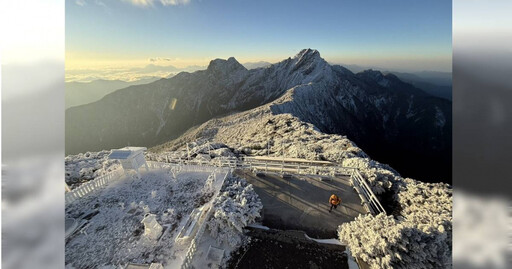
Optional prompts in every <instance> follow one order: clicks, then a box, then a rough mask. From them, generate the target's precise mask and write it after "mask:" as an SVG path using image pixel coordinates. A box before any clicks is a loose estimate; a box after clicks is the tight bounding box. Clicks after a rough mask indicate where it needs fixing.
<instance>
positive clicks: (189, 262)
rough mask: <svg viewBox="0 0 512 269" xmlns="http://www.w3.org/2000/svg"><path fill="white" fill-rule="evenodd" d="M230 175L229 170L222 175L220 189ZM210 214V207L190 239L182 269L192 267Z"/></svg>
mask: <svg viewBox="0 0 512 269" xmlns="http://www.w3.org/2000/svg"><path fill="white" fill-rule="evenodd" d="M212 173H216V171H214V172H212ZM230 175H231V170H228V171H226V174H224V177H223V178H222V181H221V187H222V185H223V184H224V181H225V180H226V178H227V177H228V176H230ZM217 194H218V193H217ZM216 196H217V195H215V196H214V197H212V201H213V200H214V199H215V197H216ZM212 214H213V206H210V208H209V209H208V212H207V213H206V217H205V218H204V219H203V222H202V223H201V224H200V226H199V229H198V230H197V233H196V235H195V237H194V239H192V241H191V243H190V246H189V247H188V249H187V254H186V255H185V259H184V260H183V263H182V264H181V268H182V269H189V268H191V267H192V260H193V258H194V255H195V253H196V251H197V245H198V243H199V241H200V240H201V238H202V236H203V234H204V231H205V230H206V223H207V222H208V219H209V218H210V216H211V215H212Z"/></svg>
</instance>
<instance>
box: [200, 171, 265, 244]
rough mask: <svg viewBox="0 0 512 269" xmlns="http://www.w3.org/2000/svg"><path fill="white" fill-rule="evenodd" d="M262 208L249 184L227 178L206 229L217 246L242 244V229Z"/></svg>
mask: <svg viewBox="0 0 512 269" xmlns="http://www.w3.org/2000/svg"><path fill="white" fill-rule="evenodd" d="M262 208H263V205H262V204H261V201H260V199H259V197H258V194H256V192H255V191H254V189H253V187H252V185H251V184H247V182H246V181H245V180H244V179H241V178H237V177H231V178H228V179H226V181H225V183H224V186H223V187H222V189H221V192H220V193H219V196H218V197H217V198H216V199H215V201H214V213H213V216H212V217H211V219H210V220H209V221H208V223H207V227H208V229H209V230H210V234H211V236H212V237H214V238H216V239H217V243H218V244H219V245H220V244H222V242H226V243H228V244H229V245H231V246H233V247H234V246H237V245H239V244H240V243H241V242H242V233H243V228H244V227H245V226H247V225H249V224H251V223H254V222H255V221H256V218H258V217H260V211H261V209H262Z"/></svg>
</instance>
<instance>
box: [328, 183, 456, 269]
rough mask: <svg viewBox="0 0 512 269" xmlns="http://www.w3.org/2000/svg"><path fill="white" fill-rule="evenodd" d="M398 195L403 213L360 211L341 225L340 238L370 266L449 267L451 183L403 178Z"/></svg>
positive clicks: (339, 229) (354, 253) (355, 254)
mask: <svg viewBox="0 0 512 269" xmlns="http://www.w3.org/2000/svg"><path fill="white" fill-rule="evenodd" d="M397 197H398V202H399V203H400V206H401V208H402V211H401V215H402V216H401V217H398V219H395V218H394V217H393V216H385V215H384V214H380V215H378V216H375V217H374V216H371V215H366V216H359V217H358V218H356V219H355V220H354V221H352V222H349V223H344V224H342V225H340V226H339V228H338V235H339V238H340V240H341V241H342V242H344V243H346V244H347V245H348V246H349V248H350V250H351V251H352V253H353V255H354V256H356V257H359V258H361V259H362V260H364V261H365V262H367V263H368V264H369V265H370V266H371V268H449V267H451V238H452V217H451V212H452V192H451V189H450V188H449V186H448V185H447V184H441V183H438V184H432V183H423V182H419V181H415V180H412V179H402V182H401V184H400V185H399V187H398V192H397Z"/></svg>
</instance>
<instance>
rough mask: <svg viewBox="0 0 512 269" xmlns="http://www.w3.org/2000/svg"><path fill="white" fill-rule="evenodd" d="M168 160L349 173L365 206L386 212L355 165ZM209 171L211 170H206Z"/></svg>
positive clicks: (195, 164) (193, 165)
mask: <svg viewBox="0 0 512 269" xmlns="http://www.w3.org/2000/svg"><path fill="white" fill-rule="evenodd" d="M166 160H167V161H168V162H169V164H172V163H183V164H186V165H183V167H191V169H195V171H201V170H199V169H200V168H199V167H208V168H206V169H211V166H212V165H215V166H218V167H229V168H232V169H237V168H239V169H251V170H261V171H267V172H268V171H273V172H280V173H293V174H306V175H326V176H333V177H334V176H338V175H347V176H350V178H351V182H352V185H353V186H354V189H355V190H356V191H357V193H358V194H359V197H360V198H361V201H362V202H363V206H364V207H365V208H366V210H367V211H368V212H370V213H371V214H373V215H378V214H380V213H386V211H385V210H384V207H383V206H382V205H381V203H380V202H379V200H378V199H377V196H375V194H374V193H373V191H372V189H371V188H370V186H369V185H368V183H367V182H366V180H365V179H364V178H363V176H361V174H360V173H359V170H358V169H357V168H354V167H345V166H337V165H315V164H308V163H289V162H287V161H285V160H283V161H282V162H279V161H270V162H268V161H252V160H240V159H236V158H226V157H219V158H215V159H213V160H211V161H209V162H208V161H204V160H201V161H197V160H193V161H187V160H186V159H181V158H173V157H170V156H167V157H166ZM206 171H209V170H206Z"/></svg>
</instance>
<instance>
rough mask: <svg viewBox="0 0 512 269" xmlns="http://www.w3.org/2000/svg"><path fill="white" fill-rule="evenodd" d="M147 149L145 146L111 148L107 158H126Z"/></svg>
mask: <svg viewBox="0 0 512 269" xmlns="http://www.w3.org/2000/svg"><path fill="white" fill-rule="evenodd" d="M145 150H147V149H146V148H145V147H124V148H121V149H113V150H112V153H110V155H108V158H109V159H116V160H126V159H129V158H132V157H133V156H135V155H137V154H139V153H140V152H144V151H145Z"/></svg>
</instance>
